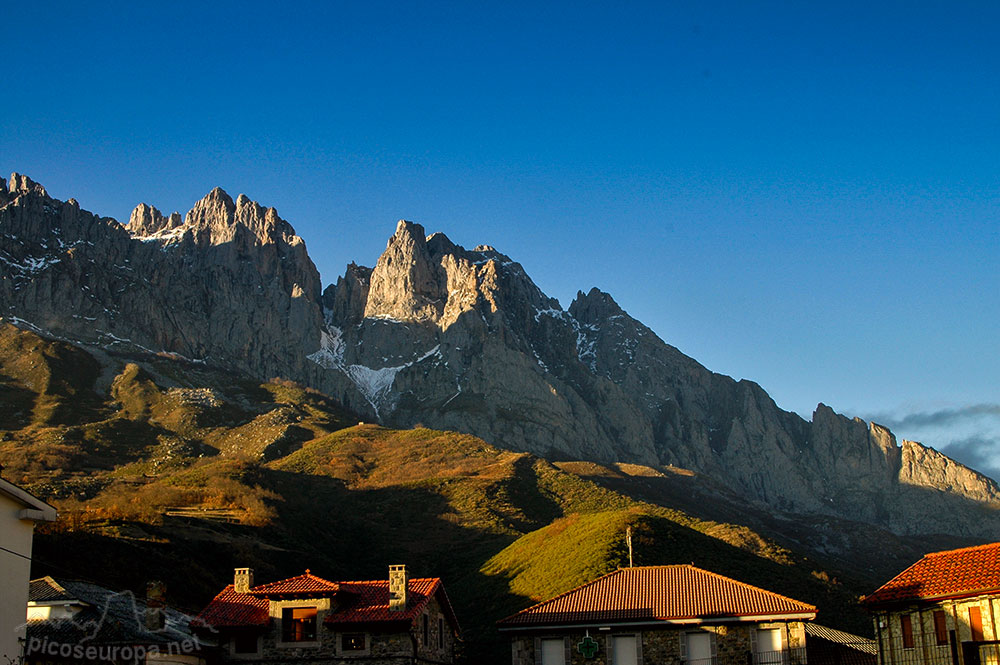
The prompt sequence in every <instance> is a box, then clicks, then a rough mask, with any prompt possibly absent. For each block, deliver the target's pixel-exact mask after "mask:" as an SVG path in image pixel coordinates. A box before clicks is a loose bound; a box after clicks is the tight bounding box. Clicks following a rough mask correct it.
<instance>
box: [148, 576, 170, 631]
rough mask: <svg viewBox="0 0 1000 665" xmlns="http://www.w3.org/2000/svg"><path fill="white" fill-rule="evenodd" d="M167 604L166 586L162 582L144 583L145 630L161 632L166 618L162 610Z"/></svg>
mask: <svg viewBox="0 0 1000 665" xmlns="http://www.w3.org/2000/svg"><path fill="white" fill-rule="evenodd" d="M166 602H167V585H166V584H164V583H163V582H158V581H157V582H147V583H146V611H145V617H144V618H145V624H146V629H147V630H152V631H158V630H163V628H164V626H165V625H166V618H167V617H166V616H165V614H164V611H163V608H164V607H166Z"/></svg>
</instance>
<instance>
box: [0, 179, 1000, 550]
mask: <svg viewBox="0 0 1000 665" xmlns="http://www.w3.org/2000/svg"><path fill="white" fill-rule="evenodd" d="M0 295H2V305H0V307H2V310H0V314H2V315H3V316H4V317H6V318H8V319H11V320H13V321H15V322H17V323H19V325H22V326H25V327H33V328H36V329H38V330H40V331H44V332H46V333H48V334H50V335H54V336H60V337H63V338H67V339H71V340H76V341H79V342H82V343H88V344H96V345H105V346H114V347H116V348H126V349H132V350H136V351H145V352H167V353H173V354H180V355H182V356H185V357H187V358H190V359H195V360H199V361H201V362H205V363H209V364H213V365H219V366H223V367H230V368H234V369H239V370H241V371H244V372H247V373H250V374H251V375H255V376H257V377H260V378H265V379H266V378H271V377H278V376H280V377H287V378H292V379H295V380H298V381H302V382H304V383H306V384H308V385H311V386H314V387H316V388H319V389H321V390H323V391H324V392H326V393H328V394H330V395H331V396H333V397H335V398H336V399H338V400H339V401H341V402H342V403H343V404H345V405H346V406H348V407H349V408H351V409H353V410H354V411H356V412H358V413H360V414H362V416H363V417H365V418H371V419H379V420H381V421H383V422H385V423H386V424H391V425H396V426H408V425H414V424H416V423H424V424H426V425H428V426H432V427H435V428H438V429H453V430H458V431H464V432H469V433H472V434H475V435H478V436H480V437H482V438H484V439H486V440H487V441H489V442H491V443H493V444H496V445H499V446H502V447H505V448H509V449H512V450H523V451H530V452H533V453H537V454H540V455H543V456H546V457H549V458H552V459H581V458H586V459H592V460H601V461H620V462H632V463H640V464H645V465H650V466H661V465H674V466H678V467H684V468H688V469H692V470H694V471H697V472H699V473H702V474H706V475H709V476H712V477H713V478H715V479H717V480H718V481H721V482H722V483H724V484H725V485H728V486H729V487H730V488H732V489H733V490H734V491H735V492H736V493H737V494H739V495H740V496H742V497H744V498H745V500H747V501H750V502H753V503H755V504H758V505H760V506H763V507H766V508H768V509H770V510H774V511H780V512H782V513H785V514H800V515H801V514H805V515H828V516H834V517H841V518H847V519H853V520H860V521H864V522H868V523H872V524H877V525H880V526H885V527H889V528H891V529H893V530H895V531H897V532H900V533H904V532H905V533H950V534H955V535H967V536H975V537H995V534H996V533H997V532H998V531H1000V528H998V527H1000V513H998V509H1000V490H998V488H997V485H996V483H994V482H993V481H992V480H990V479H988V478H986V477H984V476H982V475H980V474H978V473H976V472H975V471H973V470H971V469H968V468H967V467H964V466H962V465H960V464H958V463H956V462H954V461H953V460H951V459H949V458H948V457H946V456H945V455H942V454H941V453H939V452H937V451H935V450H933V449H931V448H927V447H925V446H922V445H920V444H918V443H913V442H908V441H904V442H902V444H901V445H897V443H896V440H895V438H894V437H893V435H892V434H891V433H890V432H889V431H888V430H886V429H885V428H883V427H881V426H879V425H876V424H868V423H865V422H863V421H860V420H851V419H848V418H845V417H843V416H841V415H838V414H836V413H834V412H833V411H832V410H831V409H830V408H828V407H826V406H824V405H822V404H821V405H819V406H818V407H817V409H816V411H815V413H814V414H813V418H812V420H811V422H810V421H806V420H803V419H802V418H800V417H799V416H798V415H796V414H793V413H789V412H786V411H782V410H781V409H779V408H778V407H777V406H776V405H775V404H774V402H773V400H771V398H770V397H769V396H768V395H767V393H766V392H765V391H764V390H763V389H762V388H761V387H760V386H758V385H757V384H755V383H753V382H751V381H745V380H744V381H735V380H733V379H732V378H730V377H727V376H723V375H720V374H716V373H713V372H711V371H709V370H707V369H706V368H704V367H703V366H701V365H700V364H699V363H697V362H696V361H695V360H693V359H691V358H689V357H687V356H685V355H684V354H683V353H681V352H680V351H679V350H677V349H676V348H674V347H672V346H670V345H668V344H666V343H664V342H663V341H662V340H661V339H659V337H657V335H656V334H655V333H654V332H653V331H652V330H650V329H649V328H648V327H646V326H645V325H643V324H642V323H641V322H639V321H637V320H636V319H634V318H632V317H631V316H629V315H628V314H627V313H626V312H625V311H623V310H622V309H621V308H620V307H619V306H618V304H617V303H615V301H614V299H613V298H612V297H611V296H610V295H608V294H606V293H603V292H601V291H599V290H597V289H592V290H590V291H589V292H588V293H586V294H585V293H582V292H581V293H579V294H578V295H577V297H576V299H575V300H574V301H573V303H572V304H571V305H570V306H569V308H568V310H564V309H562V307H561V306H560V304H559V303H558V302H557V301H556V300H554V299H552V298H549V297H548V296H546V295H545V294H544V293H542V291H541V290H540V289H539V288H538V287H537V286H536V285H535V284H534V283H533V282H532V280H531V278H530V277H529V276H528V275H527V274H526V272H525V271H524V269H523V268H522V267H521V265H520V264H518V263H517V262H515V261H513V260H512V259H511V258H510V257H507V256H505V255H503V254H501V253H500V252H498V251H497V250H495V249H493V248H492V247H488V246H479V247H475V248H474V249H471V250H467V249H465V248H463V247H460V246H458V245H455V244H454V243H452V242H451V241H450V240H449V239H448V238H447V237H446V236H445V235H444V234H441V233H435V234H433V235H430V236H427V235H426V234H425V232H424V229H423V228H422V227H421V226H420V225H419V224H414V223H411V222H406V221H401V222H399V224H398V225H397V227H396V230H395V233H394V234H393V235H392V236H391V237H390V238H389V241H388V243H387V246H386V250H385V252H383V253H382V255H381V256H380V257H379V258H378V260H377V261H376V263H375V265H374V268H366V267H364V266H359V265H355V264H351V265H350V266H349V267H348V269H347V271H346V273H345V274H344V276H342V277H341V278H339V279H338V280H337V282H336V284H334V285H332V286H329V287H327V289H326V290H325V291H323V292H321V289H320V281H319V275H318V273H317V271H316V269H315V267H314V266H313V263H312V261H311V260H310V259H309V256H308V254H307V252H306V248H305V244H304V243H303V242H302V240H301V238H299V237H298V236H296V235H295V232H294V230H293V229H292V227H291V226H290V225H289V224H288V223H287V222H285V221H284V220H282V219H281V218H280V217H279V216H278V213H277V212H276V211H275V210H274V209H273V208H265V207H263V206H261V205H259V204H257V203H255V202H253V201H251V200H250V199H248V198H247V197H245V196H243V195H240V196H239V197H238V198H237V199H236V200H235V201H233V200H232V198H230V197H229V196H228V195H227V194H226V193H225V192H224V191H222V190H221V189H214V190H212V191H211V192H210V193H209V194H208V195H207V196H206V197H205V198H204V199H202V200H201V201H199V202H198V203H196V204H195V206H194V207H193V208H192V209H191V211H189V212H188V213H187V214H186V215H185V216H184V217H183V218H182V217H181V215H180V214H178V213H173V214H171V215H169V216H165V215H163V214H162V213H161V212H160V211H159V210H157V209H156V208H154V207H152V206H150V205H146V204H140V205H139V206H138V207H137V208H136V209H135V211H134V212H133V213H132V215H131V217H130V219H129V222H128V224H127V225H122V224H119V223H118V222H117V221H115V220H113V219H110V218H102V217H98V216H95V215H93V214H91V213H89V212H86V211H83V210H81V209H80V208H79V206H78V205H77V204H76V202H75V201H73V200H72V199H70V200H69V201H67V202H61V201H57V200H55V199H52V198H51V197H49V196H48V194H47V193H46V192H45V190H44V188H42V187H41V186H40V185H38V184H36V183H34V182H32V181H31V180H30V179H29V178H27V177H25V176H21V175H18V174H14V175H13V176H12V177H11V179H10V181H9V182H6V183H4V182H3V181H2V180H0Z"/></svg>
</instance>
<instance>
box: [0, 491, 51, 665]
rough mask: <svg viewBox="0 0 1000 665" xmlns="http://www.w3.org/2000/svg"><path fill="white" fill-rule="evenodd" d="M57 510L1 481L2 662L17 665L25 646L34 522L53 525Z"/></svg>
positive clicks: (0, 576) (0, 599) (0, 640)
mask: <svg viewBox="0 0 1000 665" xmlns="http://www.w3.org/2000/svg"><path fill="white" fill-rule="evenodd" d="M55 519H56V509H55V508H53V507H52V506H50V505H49V504H47V503H45V502H44V501H42V500H41V499H39V498H37V497H34V496H32V495H31V494H29V493H28V492H26V491H24V490H23V489H21V488H20V487H18V486H17V485H15V484H13V483H11V482H8V481H6V480H4V479H3V478H0V547H2V548H3V549H0V589H2V592H0V663H2V664H6V663H7V662H16V661H17V659H19V658H20V657H21V656H22V653H23V645H24V638H25V633H24V627H23V626H24V608H25V606H26V605H27V603H28V582H29V580H30V578H31V544H32V540H33V538H34V529H35V522H52V521H55Z"/></svg>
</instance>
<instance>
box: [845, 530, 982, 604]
mask: <svg viewBox="0 0 1000 665" xmlns="http://www.w3.org/2000/svg"><path fill="white" fill-rule="evenodd" d="M998 590H1000V543H990V544H988V545H977V546H975V547H963V548H962V549H957V550H946V551H944V552H932V553H931V554H926V555H924V558H922V559H920V561H917V562H916V563H915V564H913V565H912V566H910V567H909V568H907V569H906V570H904V571H903V572H901V573H900V574H899V575H896V576H895V577H894V578H892V579H891V580H889V581H888V582H886V583H885V584H883V585H882V586H881V587H879V588H878V589H877V590H876V591H875V593H873V594H871V595H870V596H868V597H867V598H865V599H864V602H865V604H866V605H868V606H869V607H875V606H882V605H892V604H894V603H902V602H908V601H914V600H934V599H942V598H959V597H963V596H975V595H978V594H980V593H986V592H990V591H994V592H995V591H998Z"/></svg>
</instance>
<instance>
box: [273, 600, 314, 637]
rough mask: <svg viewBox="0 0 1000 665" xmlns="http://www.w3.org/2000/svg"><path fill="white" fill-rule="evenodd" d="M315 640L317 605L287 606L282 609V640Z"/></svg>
mask: <svg viewBox="0 0 1000 665" xmlns="http://www.w3.org/2000/svg"><path fill="white" fill-rule="evenodd" d="M315 640H316V608H315V607H286V608H284V609H283V610H281V641H282V642H314V641H315Z"/></svg>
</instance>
